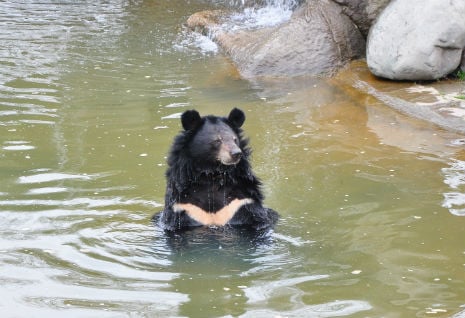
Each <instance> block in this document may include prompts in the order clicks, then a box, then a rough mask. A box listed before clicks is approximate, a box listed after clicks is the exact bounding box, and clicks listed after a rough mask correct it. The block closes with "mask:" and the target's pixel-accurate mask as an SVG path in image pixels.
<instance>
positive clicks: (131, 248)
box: [0, 1, 465, 317]
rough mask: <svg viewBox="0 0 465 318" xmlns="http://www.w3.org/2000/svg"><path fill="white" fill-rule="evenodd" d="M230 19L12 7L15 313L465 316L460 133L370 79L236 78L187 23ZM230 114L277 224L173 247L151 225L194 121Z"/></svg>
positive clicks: (7, 303) (132, 9)
mask: <svg viewBox="0 0 465 318" xmlns="http://www.w3.org/2000/svg"><path fill="white" fill-rule="evenodd" d="M218 7H221V3H219V4H212V3H210V2H207V1H195V2H191V3H189V4H186V2H185V1H166V2H165V1H163V2H162V1H133V2H126V1H110V2H98V1H97V2H96V1H91V2H58V1H57V2H54V1H44V2H41V3H40V4H37V3H36V2H33V1H31V2H30V3H27V2H24V1H22V2H14V1H6V2H2V3H1V4H0V65H1V69H0V167H1V168H0V175H1V178H2V184H1V185H0V233H1V234H0V282H1V284H0V286H1V287H0V311H1V313H2V317H39V316H40V317H45V316H46V317H63V316H66V317H231V316H233V317H236V316H241V317H451V316H452V315H453V314H455V313H457V312H460V311H463V310H465V309H464V308H465V243H464V242H465V241H464V239H463V238H464V230H465V218H464V215H465V212H464V203H465V198H464V196H465V192H464V190H465V152H464V149H463V136H460V135H455V134H453V133H449V132H446V131H444V130H442V129H439V128H437V127H436V126H434V125H431V124H427V123H425V122H422V121H419V120H415V119H411V118H409V117H406V116H404V115H402V114H400V113H398V112H396V111H393V110H392V109H391V108H389V107H387V106H386V105H385V104H383V102H381V101H380V100H378V99H375V98H374V97H372V96H370V95H367V94H364V93H361V92H360V91H356V90H354V89H353V87H352V86H351V83H350V82H351V80H352V76H353V73H352V72H356V71H358V70H357V68H362V69H363V65H362V66H360V65H355V67H354V69H350V68H349V69H348V70H346V71H345V73H341V75H340V76H338V77H336V78H335V79H332V80H327V81H325V80H321V79H297V80H294V81H293V80H289V81H279V80H275V81H267V82H256V83H251V82H247V81H243V80H240V79H239V77H238V75H237V73H236V71H235V70H234V68H233V67H232V66H231V65H230V64H229V61H228V60H227V59H226V58H224V57H223V56H222V55H221V54H218V53H217V54H215V53H212V52H214V50H209V49H204V47H203V48H199V47H198V46H197V45H198V43H206V42H205V40H202V39H198V38H195V37H193V36H192V35H189V34H187V33H186V32H185V30H183V29H182V23H183V22H184V21H185V20H186V18H187V17H188V16H189V15H190V14H191V13H194V12H196V11H200V10H203V9H208V8H218ZM209 52H210V53H209ZM383 85H392V84H387V83H386V84H383ZM389 88H390V86H388V87H387V88H386V89H387V90H389ZM232 107H240V108H242V109H243V110H244V111H245V112H246V115H247V120H246V123H245V127H244V128H245V131H246V133H247V135H248V136H249V137H250V139H251V146H252V148H253V150H254V155H253V166H254V169H255V172H256V173H257V175H259V176H260V177H261V179H262V181H263V182H264V192H265V194H266V204H267V205H268V206H270V207H272V208H274V209H276V210H277V211H279V212H280V214H281V220H280V222H279V224H278V225H277V227H276V228H275V230H274V232H272V233H267V234H262V233H258V234H256V235H254V234H251V233H243V232H240V231H239V232H238V231H218V230H216V231H215V230H211V229H207V230H199V231H194V232H191V233H187V234H186V235H183V236H178V235H176V236H168V235H166V234H165V233H163V232H161V231H160V230H159V229H157V228H156V227H154V226H153V225H152V224H151V223H150V218H151V216H152V214H153V213H154V212H156V211H158V210H160V209H161V206H162V204H163V196H164V187H165V180H164V171H165V169H166V164H165V159H166V153H167V151H168V148H169V146H170V143H171V141H172V138H173V136H174V135H175V134H176V133H177V132H178V131H179V129H180V124H179V119H178V117H179V114H180V113H181V112H183V111H184V110H186V109H191V108H196V109H198V110H199V111H200V112H201V113H203V114H207V113H215V114H227V113H228V112H229V110H230V109H231V108H232Z"/></svg>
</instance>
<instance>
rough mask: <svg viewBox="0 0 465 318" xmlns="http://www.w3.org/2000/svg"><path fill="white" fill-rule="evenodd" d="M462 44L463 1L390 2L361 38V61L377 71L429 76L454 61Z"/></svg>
mask: <svg viewBox="0 0 465 318" xmlns="http://www.w3.org/2000/svg"><path fill="white" fill-rule="evenodd" d="M464 47H465V1H463V0H449V1H444V0H409V1H399V0H394V1H392V2H391V3H390V4H389V5H388V6H387V7H386V8H385V9H384V11H383V12H382V13H381V15H380V16H379V17H378V20H377V21H376V22H375V24H374V25H373V27H372V28H371V30H370V33H369V35H368V41H367V63H368V67H369V68H370V70H371V72H372V73H373V74H375V75H377V76H380V77H385V78H389V79H394V80H433V79H438V78H441V77H444V76H446V75H447V74H449V73H451V72H453V71H454V70H455V69H457V68H458V67H459V66H460V63H461V59H462V51H463V49H464Z"/></svg>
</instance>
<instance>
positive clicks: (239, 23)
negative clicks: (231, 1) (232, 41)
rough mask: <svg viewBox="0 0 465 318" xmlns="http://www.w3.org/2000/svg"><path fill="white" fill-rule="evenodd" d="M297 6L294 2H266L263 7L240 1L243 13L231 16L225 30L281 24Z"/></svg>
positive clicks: (276, 0)
mask: <svg viewBox="0 0 465 318" xmlns="http://www.w3.org/2000/svg"><path fill="white" fill-rule="evenodd" d="M298 4H299V2H298V1H295V0H267V1H265V3H264V5H263V6H257V5H256V2H253V4H252V5H250V4H249V3H248V2H247V1H242V5H243V7H244V8H243V11H242V12H238V13H236V14H233V15H232V16H231V21H230V22H228V23H226V24H225V26H224V27H225V29H227V30H232V31H235V30H239V29H257V28H264V27H272V26H275V25H279V24H282V23H284V22H286V21H288V20H289V19H290V18H291V15H292V11H293V10H294V9H295V8H296V7H297V5H298Z"/></svg>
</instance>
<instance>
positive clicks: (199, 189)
mask: <svg viewBox="0 0 465 318" xmlns="http://www.w3.org/2000/svg"><path fill="white" fill-rule="evenodd" d="M244 121H245V115H244V113H243V112H242V110H240V109H237V108H234V109H233V110H231V112H230V114H229V116H228V117H218V116H213V115H209V116H204V117H201V116H200V114H199V113H198V112H197V111H196V110H188V111H185V112H184V113H183V114H182V115H181V123H182V127H183V128H184V130H183V131H181V132H180V133H179V135H178V136H176V137H175V140H174V143H173V145H172V147H171V150H170V153H169V157H168V169H167V171H166V179H167V185H166V194H165V208H164V210H163V211H162V212H161V213H159V214H157V215H156V216H155V219H158V222H159V224H160V225H161V227H162V228H164V229H165V230H168V231H178V230H184V229H188V228H192V227H197V226H217V227H221V226H235V225H241V226H248V227H251V228H253V229H257V230H261V229H266V228H269V227H271V226H272V225H274V224H275V223H276V221H277V219H278V214H277V213H276V212H275V211H274V210H272V209H269V208H265V207H263V205H262V201H263V195H262V193H261V190H260V186H261V182H260V180H259V179H258V178H257V177H256V176H255V175H254V173H253V172H252V169H251V166H250V163H249V157H250V154H251V151H250V149H249V147H248V140H247V139H245V138H244V137H243V132H242V129H241V128H240V127H241V126H242V124H243V123H244Z"/></svg>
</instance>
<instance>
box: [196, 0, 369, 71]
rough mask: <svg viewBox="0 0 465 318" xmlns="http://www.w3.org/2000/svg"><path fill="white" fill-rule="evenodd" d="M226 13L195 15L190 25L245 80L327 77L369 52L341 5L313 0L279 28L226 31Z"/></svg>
mask: <svg viewBox="0 0 465 318" xmlns="http://www.w3.org/2000/svg"><path fill="white" fill-rule="evenodd" d="M223 15H224V12H222V11H204V12H200V13H197V14H194V15H192V16H191V17H190V18H189V19H188V21H187V24H188V27H190V28H191V29H193V30H197V31H200V32H202V33H204V34H209V35H210V36H211V37H212V39H213V40H214V41H215V42H217V43H218V45H219V46H220V47H221V48H222V49H223V51H224V52H226V54H227V55H228V56H229V57H230V58H231V59H232V61H233V62H234V63H235V64H236V66H237V68H238V70H239V72H240V74H241V75H242V76H243V77H244V78H255V77H263V76H286V77H290V76H301V75H328V74H332V73H334V72H336V71H337V70H338V69H340V68H341V67H342V66H343V65H345V64H346V63H347V62H348V61H350V60H352V59H354V58H359V57H362V56H363V55H364V52H365V40H364V38H363V36H362V34H361V33H360V31H359V30H358V28H357V27H356V26H355V24H354V23H353V22H352V21H351V20H350V19H349V17H348V16H346V15H345V14H343V13H342V8H341V7H340V6H338V5H337V4H336V3H334V2H332V1H330V0H313V1H309V2H307V3H306V4H304V5H303V6H302V7H300V8H299V9H297V10H296V11H295V12H294V13H293V15H292V17H291V19H290V20H289V21H288V22H286V23H284V24H282V25H279V26H277V27H268V28H262V29H258V30H239V31H228V30H227V29H223V28H222V27H221V24H222V23H223V22H224V20H225V17H224V16H223Z"/></svg>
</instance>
